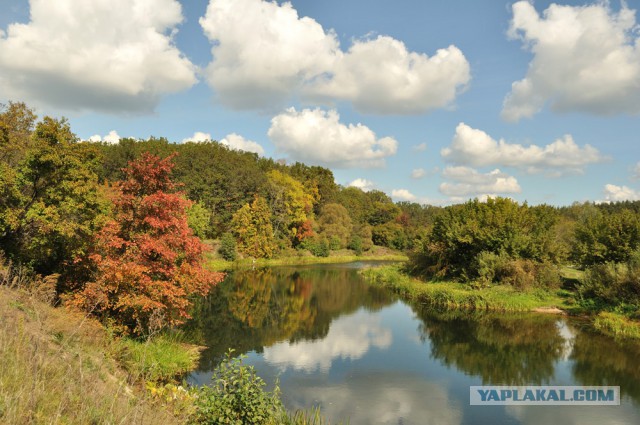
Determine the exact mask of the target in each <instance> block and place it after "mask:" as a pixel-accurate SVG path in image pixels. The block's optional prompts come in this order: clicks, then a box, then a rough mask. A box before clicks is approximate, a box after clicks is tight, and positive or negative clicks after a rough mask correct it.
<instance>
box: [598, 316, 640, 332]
mask: <svg viewBox="0 0 640 425" xmlns="http://www.w3.org/2000/svg"><path fill="white" fill-rule="evenodd" d="M593 326H594V327H595V328H596V329H597V330H598V331H600V332H602V333H604V334H605V335H609V336H612V337H614V338H631V339H640V322H636V321H633V320H631V319H629V318H627V317H625V316H623V315H622V314H617V313H610V312H605V311H603V312H600V313H598V315H597V316H596V318H595V320H594V322H593Z"/></svg>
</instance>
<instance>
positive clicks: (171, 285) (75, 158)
mask: <svg viewBox="0 0 640 425" xmlns="http://www.w3.org/2000/svg"><path fill="white" fill-rule="evenodd" d="M436 210H437V209H434V208H431V207H422V206H420V205H418V204H409V203H400V204H395V203H394V202H393V201H392V200H391V199H390V198H389V197H388V196H387V195H386V194H384V193H383V192H380V191H375V190H374V191H370V192H363V191H361V190H360V189H357V188H344V187H341V186H339V185H337V184H336V183H335V181H334V177H333V174H332V172H331V171H330V170H328V169H326V168H322V167H315V166H307V165H304V164H301V163H295V164H293V165H286V164H283V163H280V162H278V161H274V160H272V159H265V158H260V157H259V156H257V155H256V154H252V153H247V152H239V151H234V150H231V149H229V148H228V147H226V146H224V145H221V144H219V143H217V142H214V141H209V142H204V143H184V144H174V143H170V142H169V141H168V140H166V139H164V138H151V139H149V140H145V141H141V140H133V139H122V140H121V141H120V142H119V143H118V144H115V145H109V144H106V143H90V142H83V141H80V140H79V139H78V138H77V137H76V135H75V134H74V133H73V132H72V129H71V127H70V125H69V123H68V122H67V121H66V120H65V119H57V118H52V117H44V118H42V119H38V117H37V116H36V115H35V114H34V112H33V110H31V109H30V108H29V107H28V106H27V105H25V104H24V103H13V102H10V103H9V104H8V105H0V255H1V256H2V258H0V264H2V266H1V267H12V266H15V265H19V266H20V267H23V268H27V269H29V270H31V272H32V273H33V274H34V276H36V275H40V276H49V281H51V280H56V281H57V285H56V289H57V293H58V295H60V296H61V297H62V298H64V301H65V302H67V303H69V304H73V305H76V306H79V307H81V308H84V309H87V310H91V311H93V312H94V313H95V314H98V315H101V316H103V317H105V318H109V317H118V318H119V320H120V322H121V324H122V325H123V326H124V327H125V328H127V329H129V330H130V331H134V332H142V331H145V330H149V328H150V327H151V326H152V325H153V323H152V322H153V321H154V320H155V321H161V322H164V323H165V324H176V323H179V322H181V321H183V320H184V318H185V317H187V315H188V314H187V311H188V306H189V301H188V298H189V295H191V294H193V293H204V292H205V291H206V289H207V288H208V287H210V286H211V285H213V284H215V282H217V281H219V280H220V276H216V275H213V274H210V273H209V272H207V271H206V270H204V269H202V268H201V254H202V252H203V250H204V247H203V246H202V245H201V242H200V240H199V239H198V238H201V239H219V240H220V241H221V247H220V248H221V253H222V254H223V255H224V257H225V258H227V259H233V258H235V256H236V255H240V256H244V257H254V258H255V257H273V256H277V255H293V254H296V253H299V252H300V251H310V252H311V253H312V254H314V255H317V256H326V255H328V254H329V252H330V251H331V250H340V249H345V248H350V249H352V250H354V251H355V252H356V253H358V254H359V253H362V252H364V251H367V250H369V249H371V248H372V247H373V246H374V244H375V245H380V246H386V247H390V248H395V249H409V248H411V247H412V246H413V245H414V244H415V241H417V240H419V239H420V238H421V237H423V236H424V234H426V233H425V232H426V229H428V228H429V226H430V223H431V220H432V217H433V213H434V212H435V211H436ZM187 226H188V227H187ZM192 235H195V236H196V237H197V238H194V236H192ZM36 280H37V279H36ZM176 285H177V286H176ZM158 288H163V289H162V290H159V289H158ZM154 312H155V313H154ZM157 312H160V313H162V314H161V315H160V316H161V317H155V316H154V314H156V313H157ZM156 315H157V314H156Z"/></svg>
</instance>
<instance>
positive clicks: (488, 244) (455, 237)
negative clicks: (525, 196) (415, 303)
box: [412, 198, 558, 280]
mask: <svg viewBox="0 0 640 425" xmlns="http://www.w3.org/2000/svg"><path fill="white" fill-rule="evenodd" d="M556 219H557V214H556V213H555V212H554V211H553V210H552V209H550V208H548V207H534V208H531V207H529V206H528V205H526V204H524V205H519V204H518V203H517V202H515V201H512V200H510V199H507V198H496V199H489V200H487V202H480V201H478V200H474V201H469V202H467V203H465V204H460V205H453V206H450V207H447V208H445V209H444V211H443V212H442V213H441V214H439V215H438V216H437V217H436V218H435V222H434V226H433V231H432V232H431V234H430V236H429V237H428V239H427V240H426V241H424V243H423V245H422V247H421V248H420V249H419V250H418V253H417V255H416V256H415V257H414V259H413V260H412V264H413V266H414V267H415V269H416V270H417V271H420V272H422V273H426V274H427V275H438V274H439V275H444V276H447V277H452V278H462V279H470V280H473V279H475V278H477V277H478V276H479V273H478V258H479V256H480V255H481V253H485V254H482V255H483V256H486V253H490V254H495V255H498V256H501V257H505V258H508V259H525V260H531V261H534V262H545V261H556V260H557V258H558V255H557V252H556V249H557V248H558V247H557V246H556V245H555V244H554V243H553V240H554V236H555V232H554V230H553V227H554V224H555V220H556Z"/></svg>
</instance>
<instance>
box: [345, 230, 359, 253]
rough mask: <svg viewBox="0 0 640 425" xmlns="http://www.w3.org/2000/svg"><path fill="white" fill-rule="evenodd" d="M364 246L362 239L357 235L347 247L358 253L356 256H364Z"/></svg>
mask: <svg viewBox="0 0 640 425" xmlns="http://www.w3.org/2000/svg"><path fill="white" fill-rule="evenodd" d="M362 245H363V244H362V238H361V237H360V236H358V235H356V236H354V237H352V238H351V241H349V245H348V246H347V248H349V249H352V250H353V251H354V252H355V253H356V255H362V251H363V246H362Z"/></svg>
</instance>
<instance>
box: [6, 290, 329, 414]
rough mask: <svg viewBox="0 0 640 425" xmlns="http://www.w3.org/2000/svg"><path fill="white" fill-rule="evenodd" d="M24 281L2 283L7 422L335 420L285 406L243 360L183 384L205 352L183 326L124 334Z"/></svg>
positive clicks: (313, 410) (317, 411)
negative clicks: (137, 336) (197, 383)
mask: <svg viewBox="0 0 640 425" xmlns="http://www.w3.org/2000/svg"><path fill="white" fill-rule="evenodd" d="M32 284H34V287H35V286H36V284H37V282H36V283H34V282H32ZM26 289H29V291H27V290H26ZM26 289H17V288H13V289H10V288H8V287H6V286H2V285H0V358H1V359H2V361H1V362H0V423H3V424H4V423H7V424H16V425H19V424H31V423H65V424H86V423H126V424H198V423H203V424H204V423H213V422H216V423H218V422H217V421H218V420H220V421H221V423H222V422H224V423H227V420H229V422H228V423H236V422H237V421H238V420H240V421H241V422H243V423H244V422H245V421H244V420H243V419H242V418H245V414H246V412H253V414H255V415H258V416H259V417H261V418H263V419H262V420H260V421H253V420H252V421H250V423H254V422H255V423H264V424H285V425H306V424H309V425H311V424H315V425H322V424H327V423H328V422H327V421H326V420H325V419H324V418H323V417H322V415H321V413H320V410H319V409H317V408H316V409H311V410H310V411H297V412H294V413H291V412H288V411H286V409H285V408H284V406H283V404H282V402H281V400H280V398H279V391H278V390H274V391H272V392H267V391H265V389H264V388H265V385H266V384H265V383H264V381H262V380H261V379H260V378H259V377H258V376H256V375H255V372H254V371H253V369H252V368H250V367H245V366H243V365H242V364H241V363H240V360H233V361H232V362H233V363H232V364H233V367H227V368H226V369H225V371H223V372H222V373H223V374H224V376H223V377H222V378H219V379H214V380H213V381H212V382H211V384H210V387H211V388H212V389H209V387H203V388H197V387H189V386H186V385H185V386H182V385H180V376H183V374H184V373H187V372H189V371H191V370H194V369H195V368H196V365H197V362H198V359H199V357H200V351H199V347H196V346H194V345H191V344H187V343H185V342H184V341H182V340H181V337H180V333H179V332H178V333H175V332H174V333H171V334H169V333H161V334H159V335H156V336H154V337H153V338H149V339H147V340H142V341H141V340H134V339H130V338H123V337H121V338H117V337H115V336H114V335H112V333H111V332H110V330H109V329H106V328H105V327H104V326H103V325H102V324H101V323H99V322H98V321H96V320H95V319H92V318H90V317H87V316H85V315H83V314H80V313H77V312H73V311H70V310H68V309H66V308H64V307H58V308H54V307H52V306H50V305H49V304H48V303H47V302H43V301H42V299H41V298H40V297H39V296H38V294H37V291H33V290H32V289H33V288H26ZM47 301H48V300H47ZM221 380H228V381H233V382H236V383H237V385H235V386H232V387H230V386H227V385H223V384H224V382H223V381H221ZM276 386H277V384H276ZM229 403H231V404H229Z"/></svg>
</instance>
